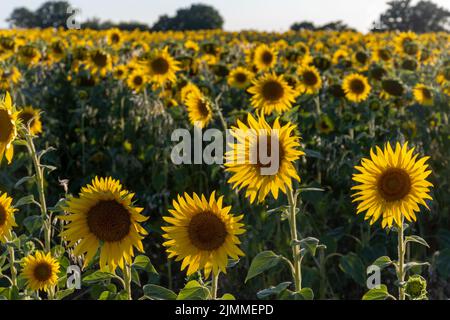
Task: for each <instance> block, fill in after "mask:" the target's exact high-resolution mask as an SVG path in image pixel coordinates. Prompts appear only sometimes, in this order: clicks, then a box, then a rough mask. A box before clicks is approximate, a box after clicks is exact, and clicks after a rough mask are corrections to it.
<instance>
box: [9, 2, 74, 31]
mask: <svg viewBox="0 0 450 320" xmlns="http://www.w3.org/2000/svg"><path fill="white" fill-rule="evenodd" d="M69 7H70V4H69V3H68V2H66V1H48V2H45V3H43V4H42V5H41V6H40V7H39V8H38V9H37V10H36V11H34V12H33V11H30V10H28V9H26V8H18V9H14V10H13V12H12V13H11V15H10V16H9V18H8V19H7V21H8V22H9V24H10V25H11V27H19V28H50V27H54V28H58V27H64V28H65V27H66V23H67V20H68V18H69V17H70V16H71V14H70V13H67V9H68V8H69Z"/></svg>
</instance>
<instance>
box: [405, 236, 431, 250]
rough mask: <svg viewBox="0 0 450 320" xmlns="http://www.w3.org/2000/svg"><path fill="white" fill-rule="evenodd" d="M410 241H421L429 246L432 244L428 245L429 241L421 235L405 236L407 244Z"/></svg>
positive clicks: (420, 242)
mask: <svg viewBox="0 0 450 320" xmlns="http://www.w3.org/2000/svg"><path fill="white" fill-rule="evenodd" d="M408 242H416V243H419V244H421V245H423V246H425V247H427V248H429V247H430V246H429V245H428V243H427V242H426V241H425V239H423V238H421V237H419V236H407V237H405V244H406V243H408Z"/></svg>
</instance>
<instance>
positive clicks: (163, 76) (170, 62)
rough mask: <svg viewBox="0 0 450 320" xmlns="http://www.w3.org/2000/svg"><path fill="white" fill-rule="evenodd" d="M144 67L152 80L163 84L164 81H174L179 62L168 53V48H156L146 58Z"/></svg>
mask: <svg viewBox="0 0 450 320" xmlns="http://www.w3.org/2000/svg"><path fill="white" fill-rule="evenodd" d="M145 67H146V69H147V71H148V73H149V75H150V78H151V80H152V81H154V82H156V83H158V84H160V85H163V84H164V83H165V82H166V81H169V82H172V83H174V82H175V81H176V79H177V78H176V72H177V71H178V70H180V67H179V62H178V61H176V60H175V59H174V58H173V57H172V56H171V55H170V53H169V48H168V47H165V48H164V49H162V50H157V51H155V52H153V53H152V54H151V56H150V57H149V58H148V59H146V61H145Z"/></svg>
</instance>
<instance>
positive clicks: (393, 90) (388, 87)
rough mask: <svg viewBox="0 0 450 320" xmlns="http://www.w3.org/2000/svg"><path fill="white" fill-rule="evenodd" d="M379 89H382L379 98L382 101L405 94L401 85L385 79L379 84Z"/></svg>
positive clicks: (396, 81)
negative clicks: (382, 99)
mask: <svg viewBox="0 0 450 320" xmlns="http://www.w3.org/2000/svg"><path fill="white" fill-rule="evenodd" d="M381 88H382V89H383V90H382V91H381V93H380V96H381V97H382V98H384V99H389V98H390V97H401V96H402V95H403V93H404V92H405V87H404V86H403V84H402V83H401V82H400V81H398V80H396V79H385V80H383V81H382V82H381Z"/></svg>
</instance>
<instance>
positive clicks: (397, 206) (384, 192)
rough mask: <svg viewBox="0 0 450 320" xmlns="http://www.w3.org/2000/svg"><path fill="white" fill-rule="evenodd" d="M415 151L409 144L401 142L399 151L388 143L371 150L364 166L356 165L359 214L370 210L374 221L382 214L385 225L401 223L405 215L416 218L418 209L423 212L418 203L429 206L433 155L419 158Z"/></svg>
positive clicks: (368, 212)
mask: <svg viewBox="0 0 450 320" xmlns="http://www.w3.org/2000/svg"><path fill="white" fill-rule="evenodd" d="M413 152H414V148H411V149H409V148H408V143H405V144H403V146H401V145H400V143H397V145H396V147H395V151H394V150H393V149H392V147H391V145H390V143H387V144H386V145H385V147H384V150H382V149H381V148H379V147H376V153H375V152H374V151H373V150H370V157H371V159H362V161H361V166H356V167H355V168H356V169H357V170H358V171H359V172H360V173H357V174H354V175H353V180H354V181H356V182H359V184H358V185H356V186H354V187H352V190H355V193H354V194H353V197H355V199H353V202H359V203H358V211H357V213H361V212H363V211H367V212H366V216H365V219H366V220H367V219H370V224H373V223H374V222H375V221H377V220H378V219H379V218H380V216H381V217H382V221H381V225H382V227H383V228H384V227H386V226H389V227H390V226H392V223H393V222H395V223H396V224H397V225H400V224H401V223H402V221H403V217H405V218H406V219H407V220H408V221H412V220H414V221H415V220H416V214H415V212H419V211H420V209H419V206H418V204H422V205H424V206H425V207H426V208H428V205H427V204H426V203H425V201H424V200H425V199H430V200H432V198H431V197H430V195H429V194H428V193H429V192H430V189H429V188H430V187H432V186H433V185H432V184H431V183H430V182H428V181H427V180H426V178H427V177H428V176H429V175H430V174H431V170H427V168H428V165H426V164H425V162H426V161H427V160H428V159H429V157H423V158H421V159H419V160H417V157H418V154H416V155H414V156H413Z"/></svg>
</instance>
